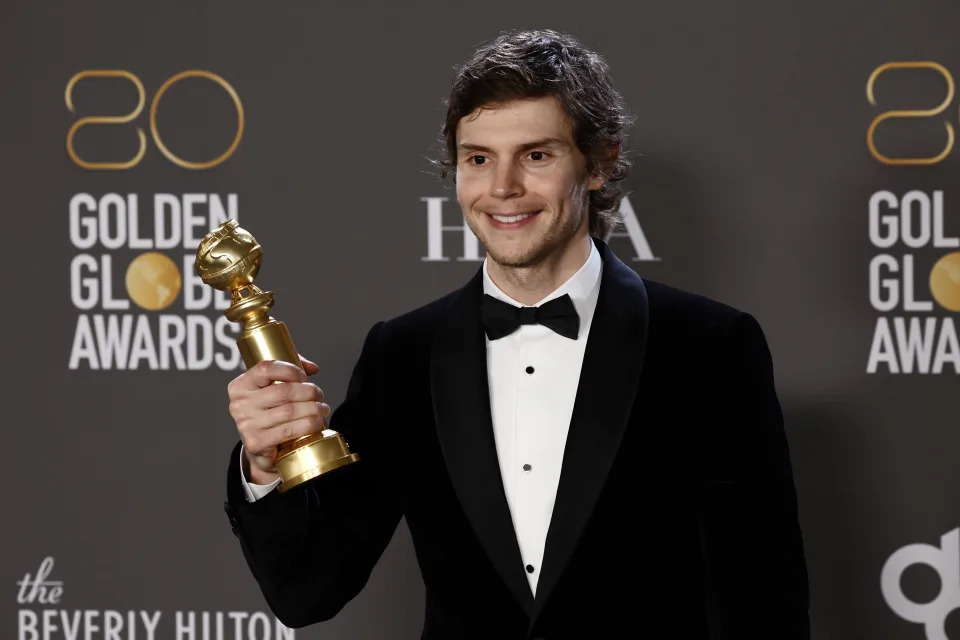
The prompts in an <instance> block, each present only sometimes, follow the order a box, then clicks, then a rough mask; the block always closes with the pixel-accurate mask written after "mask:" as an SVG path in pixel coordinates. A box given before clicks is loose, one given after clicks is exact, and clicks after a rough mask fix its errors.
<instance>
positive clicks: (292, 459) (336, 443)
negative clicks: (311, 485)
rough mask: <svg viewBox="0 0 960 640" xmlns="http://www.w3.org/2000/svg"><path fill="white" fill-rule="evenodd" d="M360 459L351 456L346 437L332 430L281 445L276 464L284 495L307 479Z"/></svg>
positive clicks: (356, 456)
mask: <svg viewBox="0 0 960 640" xmlns="http://www.w3.org/2000/svg"><path fill="white" fill-rule="evenodd" d="M359 459H360V456H358V455H357V454H355V453H350V449H349V448H348V447H347V443H346V441H345V440H344V439H343V436H342V435H341V434H340V433H338V432H337V431H334V430H333V429H325V430H324V431H321V432H320V433H314V434H311V435H309V436H303V437H302V438H298V439H296V440H293V441H292V442H288V443H286V444H284V445H281V447H280V449H279V455H278V456H277V460H276V462H275V465H276V468H277V473H279V474H280V486H279V487H278V489H279V491H280V492H281V493H283V492H284V491H288V490H289V489H292V488H293V487H296V486H299V485H301V484H303V483H304V482H306V481H307V480H312V479H313V478H316V477H317V476H319V475H322V474H324V473H327V472H328V471H333V470H334V469H339V468H340V467H342V466H345V465H348V464H351V463H353V462H356V461H357V460H359Z"/></svg>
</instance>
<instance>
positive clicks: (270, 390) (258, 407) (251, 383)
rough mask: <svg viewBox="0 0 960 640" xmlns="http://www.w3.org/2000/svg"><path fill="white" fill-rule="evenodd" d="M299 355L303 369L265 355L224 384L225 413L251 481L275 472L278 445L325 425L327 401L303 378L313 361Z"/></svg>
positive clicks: (313, 369) (259, 481)
mask: <svg viewBox="0 0 960 640" xmlns="http://www.w3.org/2000/svg"><path fill="white" fill-rule="evenodd" d="M300 360H301V361H302V362H303V366H304V368H305V369H306V372H304V371H303V370H302V369H300V368H299V367H297V366H296V365H293V364H290V363H289V362H283V361H280V360H264V361H262V362H258V363H257V364H256V365H254V366H253V367H251V368H250V369H248V370H247V371H244V372H243V373H241V374H240V375H239V376H237V377H236V378H234V379H233V380H231V381H230V384H228V385H227V395H228V396H229V397H230V415H231V416H232V417H233V420H234V422H235V423H236V425H237V431H238V432H239V433H240V439H241V440H242V441H243V449H244V454H245V455H246V458H247V460H248V461H249V462H250V480H251V481H252V482H253V483H255V484H269V483H271V482H273V481H274V480H276V479H277V478H279V477H280V476H279V475H278V474H277V473H276V471H275V469H274V466H273V463H274V460H275V459H276V455H277V445H279V444H280V443H283V442H287V441H289V440H294V439H296V438H299V437H300V436H305V435H309V434H311V433H317V432H319V431H322V430H323V429H325V428H326V417H327V416H328V415H330V406H329V405H327V404H325V403H324V402H323V391H322V390H321V389H320V387H318V386H317V385H315V384H313V383H311V382H307V375H312V374H314V373H316V372H317V370H318V367H317V365H316V364H314V363H313V362H311V361H309V360H307V359H306V358H304V357H302V356H301V358H300ZM274 382H283V383H284V384H273V383H274Z"/></svg>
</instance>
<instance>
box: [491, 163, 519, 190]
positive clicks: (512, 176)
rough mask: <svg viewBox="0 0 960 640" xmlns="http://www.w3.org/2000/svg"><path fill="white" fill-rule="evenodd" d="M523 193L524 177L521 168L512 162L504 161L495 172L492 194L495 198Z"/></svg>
mask: <svg viewBox="0 0 960 640" xmlns="http://www.w3.org/2000/svg"><path fill="white" fill-rule="evenodd" d="M522 194H523V179H522V176H521V174H520V168H519V167H517V166H516V165H515V164H514V163H512V162H503V163H501V164H500V166H498V167H497V168H496V171H494V173H493V182H492V183H491V184H490V195H491V196H493V197H494V198H510V197H513V196H518V195H522Z"/></svg>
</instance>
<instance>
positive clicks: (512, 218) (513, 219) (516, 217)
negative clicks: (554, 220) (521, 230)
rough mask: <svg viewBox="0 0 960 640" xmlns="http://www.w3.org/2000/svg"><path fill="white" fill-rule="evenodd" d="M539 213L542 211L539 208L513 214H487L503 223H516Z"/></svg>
mask: <svg viewBox="0 0 960 640" xmlns="http://www.w3.org/2000/svg"><path fill="white" fill-rule="evenodd" d="M538 213H540V211H539V210H538V211H530V212H527V213H518V214H513V215H499V214H494V213H487V215H488V216H490V218H491V219H493V220H494V221H495V222H497V223H499V224H501V225H516V224H518V223H520V222H523V221H524V220H527V219H528V218H532V217H533V216H535V215H537V214H538Z"/></svg>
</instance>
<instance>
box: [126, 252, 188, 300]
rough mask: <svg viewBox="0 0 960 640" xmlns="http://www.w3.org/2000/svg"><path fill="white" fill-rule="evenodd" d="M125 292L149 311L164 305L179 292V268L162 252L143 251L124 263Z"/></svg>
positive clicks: (174, 298)
mask: <svg viewBox="0 0 960 640" xmlns="http://www.w3.org/2000/svg"><path fill="white" fill-rule="evenodd" d="M126 283H127V294H128V295H129V296H130V299H131V300H133V301H134V302H135V303H137V304H138V305H139V306H140V307H142V308H144V309H147V310H149V311H159V310H160V309H166V308H167V307H169V306H170V305H171V304H173V301H174V300H176V298H177V294H179V293H180V285H181V282H180V270H179V269H177V265H176V264H175V263H174V262H173V260H171V259H170V258H168V257H167V256H165V255H163V254H162V253H158V252H156V251H150V252H148V253H143V254H141V255H139V256H137V257H136V258H134V260H133V262H131V263H130V266H129V267H127V278H126Z"/></svg>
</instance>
